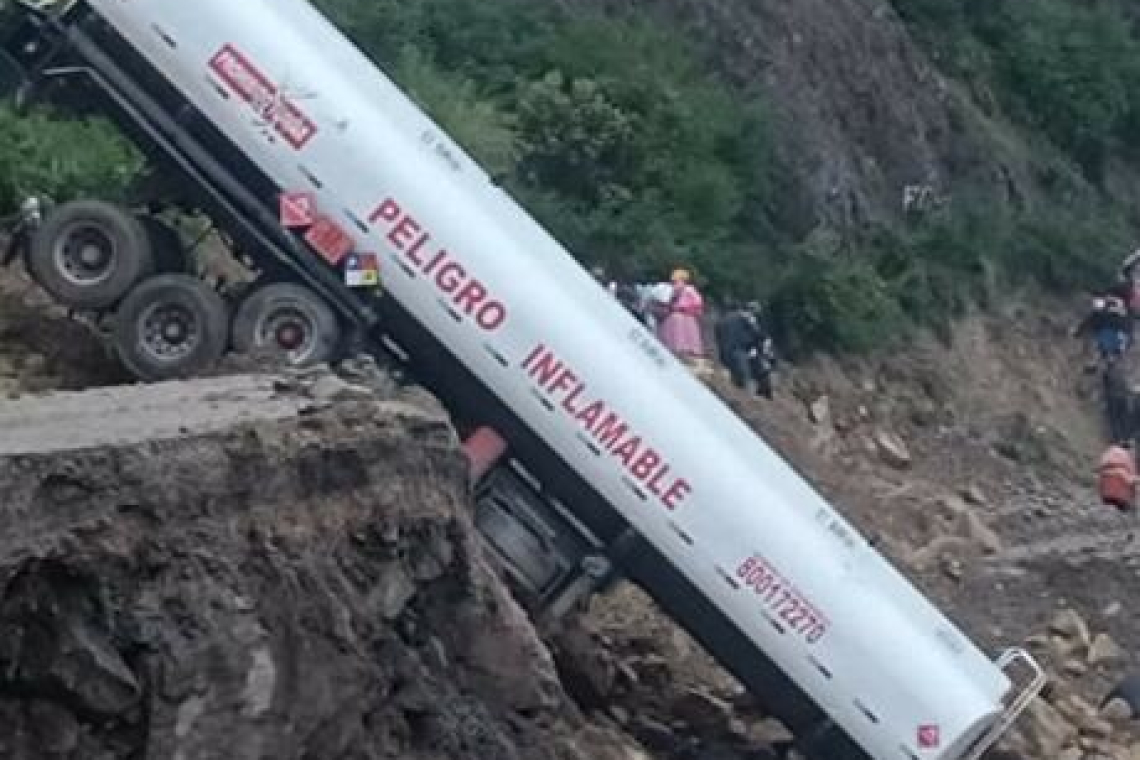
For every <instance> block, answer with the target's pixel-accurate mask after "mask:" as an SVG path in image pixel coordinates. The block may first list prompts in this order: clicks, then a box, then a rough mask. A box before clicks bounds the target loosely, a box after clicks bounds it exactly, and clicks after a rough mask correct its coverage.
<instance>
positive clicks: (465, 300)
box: [455, 280, 487, 315]
mask: <svg viewBox="0 0 1140 760" xmlns="http://www.w3.org/2000/svg"><path fill="white" fill-rule="evenodd" d="M486 297H487V289H486V288H485V287H483V283H481V282H479V281H478V280H470V281H468V283H467V284H466V285H464V286H463V287H462V288H460V290H459V292H458V293H456V294H455V304H456V306H458V307H459V308H460V309H461V310H463V312H464V313H465V314H467V315H471V314H474V313H475V312H477V311H478V310H479V306H480V305H481V304H482V303H483V299H484V298H486Z"/></svg>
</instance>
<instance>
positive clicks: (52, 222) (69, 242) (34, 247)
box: [27, 201, 154, 309]
mask: <svg viewBox="0 0 1140 760" xmlns="http://www.w3.org/2000/svg"><path fill="white" fill-rule="evenodd" d="M27 265H28V273H29V274H30V275H31V277H32V279H33V280H35V281H36V283H37V284H38V285H39V286H40V287H41V288H43V289H44V290H45V291H46V292H47V293H48V294H49V295H51V296H52V297H53V298H54V299H55V300H56V301H58V302H59V303H60V304H61V305H63V306H66V307H68V308H71V309H106V308H109V307H111V306H113V305H114V304H115V303H117V302H118V301H119V300H120V299H121V298H122V297H123V296H124V295H126V293H127V291H129V290H130V289H131V288H132V287H134V285H135V284H136V283H138V282H139V281H140V280H142V279H143V278H144V277H147V276H148V275H150V274H151V273H152V272H153V271H154V253H153V251H152V249H151V243H150V238H149V237H148V236H147V233H146V229H145V228H144V226H143V224H142V222H140V221H139V220H138V219H136V218H135V217H134V215H133V214H131V213H130V212H129V211H127V210H126V209H122V208H119V207H118V206H115V205H113V204H110V203H104V202H103V201H72V202H70V203H65V204H63V205H62V206H60V207H59V208H58V209H56V210H55V211H53V212H52V213H51V214H49V215H48V217H47V219H45V220H44V224H43V226H42V227H41V228H40V229H39V230H38V231H37V232H36V234H35V235H34V236H33V238H32V240H31V245H30V246H29V248H28V257H27Z"/></svg>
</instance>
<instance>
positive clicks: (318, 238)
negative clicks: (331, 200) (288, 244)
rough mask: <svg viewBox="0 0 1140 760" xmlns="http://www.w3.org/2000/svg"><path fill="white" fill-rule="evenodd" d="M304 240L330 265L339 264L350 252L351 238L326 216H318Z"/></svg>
mask: <svg viewBox="0 0 1140 760" xmlns="http://www.w3.org/2000/svg"><path fill="white" fill-rule="evenodd" d="M305 240H306V241H307V242H308V244H309V245H311V246H313V248H315V249H316V251H317V253H319V254H321V256H324V258H325V261H327V262H329V263H330V264H334V265H335V264H339V263H340V262H341V260H342V259H343V258H344V257H345V256H347V255H348V254H349V253H350V252H351V251H352V246H353V242H352V238H351V237H350V236H349V234H348V233H347V232H345V231H344V230H343V229H342V228H341V226H340V225H339V224H337V223H336V222H334V221H333V220H332V219H329V218H328V217H327V216H318V217H317V219H316V221H314V222H313V226H312V227H310V228H309V231H308V232H306V233H305Z"/></svg>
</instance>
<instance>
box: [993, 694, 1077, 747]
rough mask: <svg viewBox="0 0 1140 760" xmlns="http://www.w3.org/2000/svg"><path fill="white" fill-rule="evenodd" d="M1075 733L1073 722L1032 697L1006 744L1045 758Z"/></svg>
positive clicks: (1070, 742) (1069, 741)
mask: <svg viewBox="0 0 1140 760" xmlns="http://www.w3.org/2000/svg"><path fill="white" fill-rule="evenodd" d="M1077 736H1078V733H1077V728H1076V726H1074V725H1073V724H1072V723H1071V722H1069V721H1068V720H1066V719H1065V717H1064V716H1063V715H1062V714H1061V713H1060V712H1058V711H1057V710H1056V709H1054V708H1053V707H1052V706H1051V705H1049V704H1048V703H1047V702H1045V701H1044V700H1041V699H1035V700H1033V702H1032V703H1030V705H1029V707H1028V708H1027V709H1026V711H1025V713H1024V715H1023V716H1022V718H1021V719H1020V720H1019V721H1018V723H1017V724H1016V725H1015V728H1014V731H1013V732H1012V733H1011V735H1010V737H1009V739H1008V741H1007V745H1008V746H1009V748H1010V749H1011V750H1012V751H1013V752H1014V753H1020V754H1022V755H1024V756H1026V757H1031V758H1040V759H1041V760H1046V758H1055V757H1058V756H1059V755H1060V754H1061V752H1062V751H1063V750H1064V749H1065V748H1066V747H1069V746H1072V745H1073V744H1074V743H1075V742H1076V740H1077Z"/></svg>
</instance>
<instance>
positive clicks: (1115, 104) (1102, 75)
mask: <svg viewBox="0 0 1140 760" xmlns="http://www.w3.org/2000/svg"><path fill="white" fill-rule="evenodd" d="M893 2H894V5H895V7H896V8H897V9H898V11H899V13H900V14H901V15H902V16H903V18H904V19H906V20H907V21H909V22H911V23H912V24H913V25H914V27H915V28H916V29H917V30H918V31H919V32H920V34H921V35H922V37H923V38H924V39H925V40H926V42H927V43H928V44H929V45H930V46H931V47H932V48H934V49H935V50H937V51H939V52H940V53H941V54H942V56H943V60H944V61H945V62H946V65H947V67H948V69H949V72H950V73H952V74H955V75H957V76H959V77H961V78H963V79H965V80H967V81H971V82H975V83H982V84H983V85H985V86H987V87H990V86H992V87H993V89H995V90H996V91H997V92H998V94H999V97H1000V98H1001V100H1002V101H1003V104H1004V105H1005V107H1006V109H1007V111H1008V112H1009V113H1010V114H1011V115H1013V116H1014V118H1016V119H1018V120H1020V121H1021V122H1022V123H1024V124H1025V125H1027V126H1029V127H1032V128H1035V129H1039V130H1041V131H1042V132H1043V133H1044V134H1045V135H1047V136H1048V137H1049V138H1050V139H1051V140H1052V141H1053V142H1054V143H1055V144H1056V145H1057V146H1058V147H1060V148H1061V149H1063V150H1065V151H1067V152H1069V153H1070V154H1071V155H1072V156H1073V157H1074V158H1075V159H1076V160H1077V161H1078V162H1079V163H1080V165H1081V166H1082V167H1083V168H1084V169H1085V171H1086V172H1088V173H1089V174H1090V176H1092V177H1093V178H1096V177H1097V176H1099V173H1100V171H1101V169H1102V164H1103V161H1104V159H1105V157H1106V155H1107V154H1108V153H1109V152H1110V150H1111V149H1112V148H1113V147H1114V146H1115V144H1116V143H1117V142H1119V141H1121V140H1126V141H1127V140H1134V139H1135V138H1136V137H1137V136H1140V39H1137V37H1136V36H1135V34H1134V32H1133V23H1132V19H1131V17H1130V16H1129V15H1128V13H1127V10H1128V6H1126V5H1125V4H1124V2H1123V0H1093V1H1092V2H1078V1H1077V0H1032V2H1027V1H1026V0H965V2H943V0H893Z"/></svg>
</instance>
